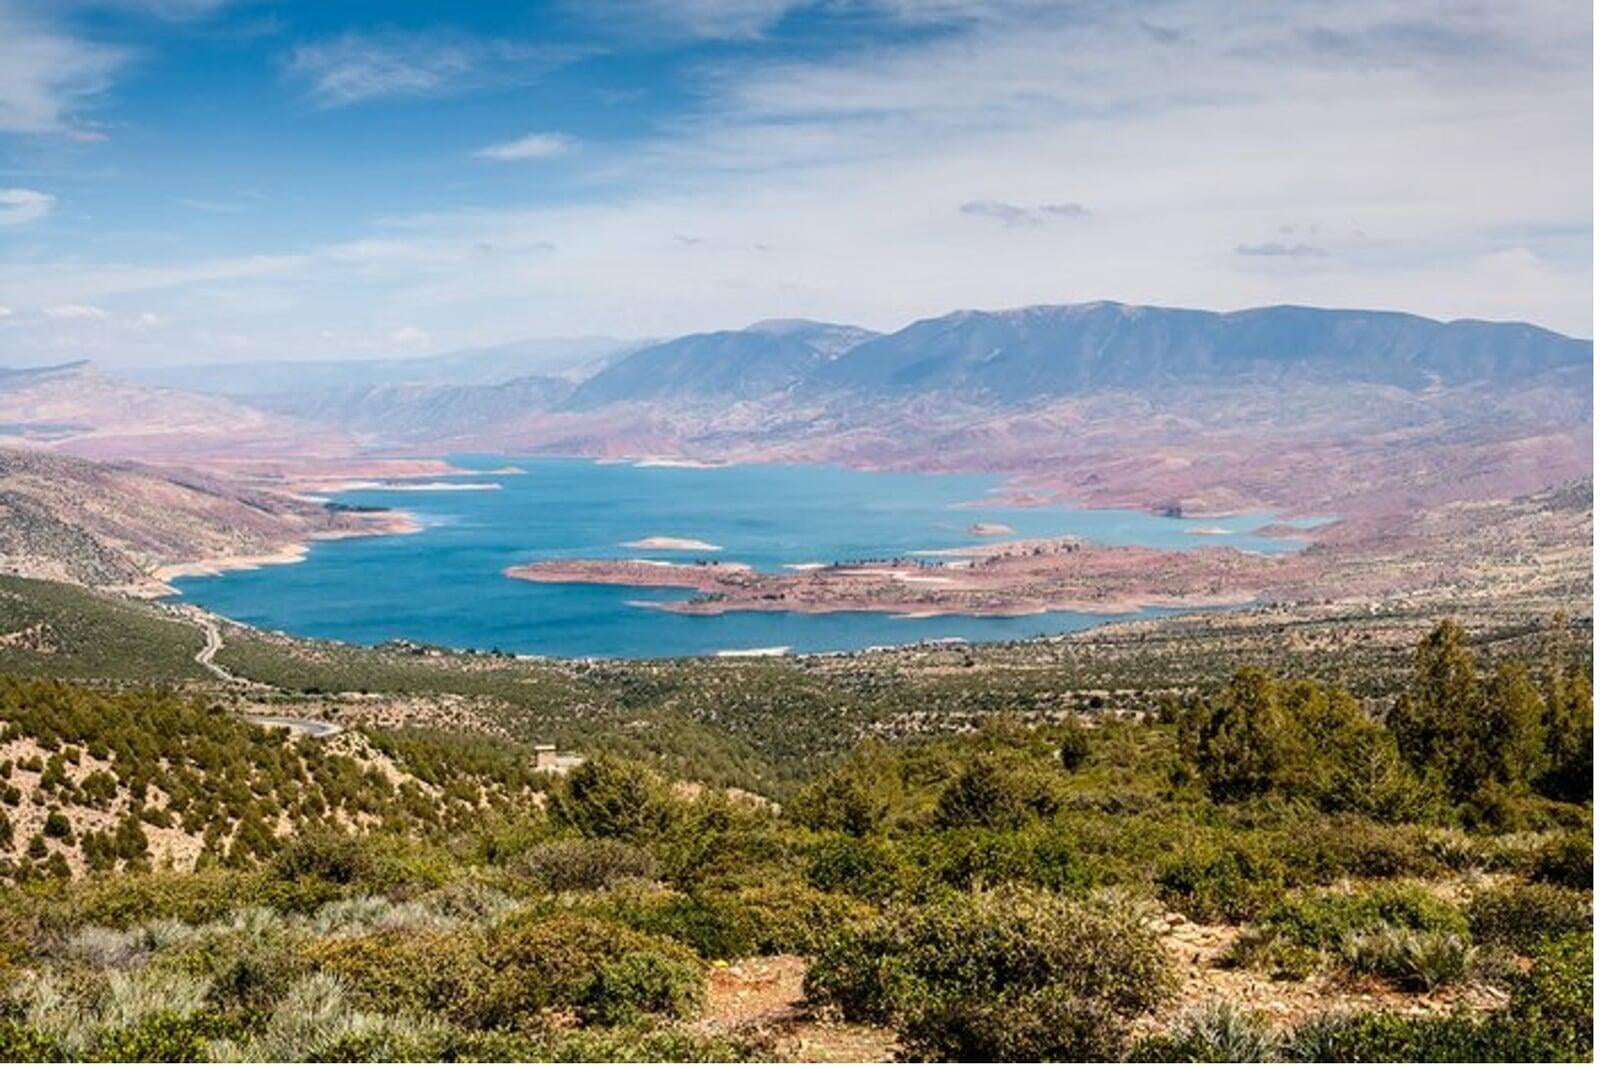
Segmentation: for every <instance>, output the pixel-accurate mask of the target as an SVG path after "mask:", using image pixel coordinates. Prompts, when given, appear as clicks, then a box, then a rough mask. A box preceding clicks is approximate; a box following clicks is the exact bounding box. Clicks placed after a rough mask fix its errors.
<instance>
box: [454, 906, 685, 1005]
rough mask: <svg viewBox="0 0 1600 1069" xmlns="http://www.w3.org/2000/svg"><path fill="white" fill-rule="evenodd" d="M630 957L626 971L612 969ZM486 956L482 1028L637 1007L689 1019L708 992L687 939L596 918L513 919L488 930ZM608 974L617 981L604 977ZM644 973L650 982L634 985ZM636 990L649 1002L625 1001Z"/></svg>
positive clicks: (480, 1000)
mask: <svg viewBox="0 0 1600 1069" xmlns="http://www.w3.org/2000/svg"><path fill="white" fill-rule="evenodd" d="M624 958H627V959H629V964H628V966H627V969H626V976H625V977H621V978H619V977H616V976H612V975H611V973H609V972H607V970H615V969H617V968H620V966H619V964H618V963H620V962H621V961H622V960H623V959H624ZM645 958H653V959H656V960H655V961H654V962H653V963H652V964H649V965H647V964H645V963H644V960H643V959H645ZM484 962H485V964H486V965H487V967H488V972H487V978H486V980H485V985H484V989H483V991H482V992H481V994H480V995H479V996H477V997H476V998H475V999H474V1009H475V1016H476V1019H477V1023H478V1025H479V1026H480V1027H488V1028H496V1027H516V1026H525V1025H527V1024H529V1023H530V1022H536V1021H537V1020H538V1019H539V1017H540V1016H541V1015H542V1014H544V1013H545V1012H546V1011H548V1010H553V1009H570V1010H573V1011H575V1012H576V1013H577V1014H578V1016H579V1017H580V1018H585V1019H587V1018H589V1017H594V1018H596V1019H604V1020H611V1021H615V1020H619V1019H621V1018H622V1017H624V1016H626V1014H627V1012H628V1011H630V1010H631V1011H632V1012H638V1013H649V1014H662V1015H666V1016H671V1017H685V1016H688V1015H689V1014H691V1013H693V1012H694V1011H695V1010H696V1009H697V1008H698V1007H699V1005H700V1004H701V1002H702V1001H703V1000H704V997H705V975H704V972H703V970H702V969H701V967H700V964H699V962H698V961H697V960H696V958H695V956H694V955H693V954H692V953H691V952H690V951H689V950H687V949H685V948H684V947H683V946H682V945H681V944H678V943H676V942H674V941H672V940H670V939H665V938H662V937H659V936H651V935H646V934H642V933H640V932H636V931H633V930H631V929H629V928H625V927H623V926H621V925H618V924H614V923H610V922H607V921H603V920H599V919H596V918H590V917H575V916H570V915H569V916H561V917H556V918H553V919H549V920H536V921H532V922H524V921H518V920H516V919H513V920H512V921H510V922H508V923H506V924H503V925H500V926H499V927H497V928H495V929H493V930H492V931H491V932H490V933H489V940H488V946H487V948H486V950H485V952H484ZM603 972H606V973H607V976H610V979H606V980H602V979H600V977H601V975H602V973H603ZM639 977H647V978H649V982H643V981H641V982H640V983H638V984H635V983H633V979H634V978H639ZM624 979H625V980H627V982H623V980H624ZM658 981H659V982H658ZM632 995H637V996H639V997H640V998H641V999H642V1000H643V1001H642V1002H640V1003H638V1004H634V1005H632V1006H631V1007H629V1006H625V1005H624V1003H625V1002H626V1000H627V999H628V998H629V997H631V996H632Z"/></svg>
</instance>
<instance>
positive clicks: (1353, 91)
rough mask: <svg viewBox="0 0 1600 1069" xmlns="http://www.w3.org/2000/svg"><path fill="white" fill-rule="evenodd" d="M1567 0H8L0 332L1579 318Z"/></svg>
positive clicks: (66, 335)
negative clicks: (1119, 317)
mask: <svg viewBox="0 0 1600 1069" xmlns="http://www.w3.org/2000/svg"><path fill="white" fill-rule="evenodd" d="M1591 40H1592V27H1591V13H1590V9H1589V7H1588V5H1586V4H1583V3H1576V2H1565V0H1559V2H1558V0H1529V2H1526V3H1519V4H1516V5H1497V4H1483V5H1479V4H1466V3H1459V2H1448V3H1446V2H1426V0H1414V2H1410V3H1406V4H1398V5H1397V4H1392V3H1379V2H1376V0H1282V2H1278V3H1273V4H1239V3H1230V2H1223V0H1147V2H1142V3H1140V2H1122V0H1115V2H1113V0H1102V2H1073V0H810V2H805V0H553V2H548V3H533V2H528V3H512V2H509V0H497V2H493V3H460V2H452V3H445V2H435V0H406V2H398V0H390V2H385V3H379V2H367V3H360V2H348V3H346V2H337V0H325V2H319V3H295V2H284V0H279V2H256V0H0V364H11V365H16V364H24V363H36V362H42V361H51V360H64V359H74V358H78V357H90V358H93V359H96V360H99V361H102V362H104V363H106V364H109V365H117V364H148V363H184V362H211V361H227V360H247V359H255V358H327V357H341V356H350V357H364V356H386V355H408V354H416V353H426V352H430V351H435V350H443V349H449V348H455V347H461V346H468V345H481V344H491V343H494V342H499V341H505V340H510V339H514V338H523V337H538V336H570V335H581V334H602V335H611V336H618V337H634V336H644V335H664V334H671V333H677V332H683V331H689V330H695V329H710V328H715V327H724V326H736V325H741V324H743V323H746V322H749V321H752V320H755V319H759V318H764V317H769V316H810V317H815V318H824V319H835V320H842V321H850V322H858V323H862V324H864V325H867V326H872V327H878V328H893V327H896V326H899V325H902V324H903V323H905V322H907V321H909V320H911V319H914V318H917V317H920V316H926V315H935V314H939V313H941V312H944V311H947V310H950V309H953V308H957V307H1005V306H1012V305H1020V304H1029V303H1044V302H1052V303H1053V302H1067V301H1076V300H1089V299H1097V298H1102V297H1106V298H1114V299H1121V300H1127V301H1133V302H1143V303H1163V304H1183V305H1195V306H1205V307H1216V308H1232V307H1242V306H1248V305H1255V304H1264V303H1274V302H1297V303H1308V304H1324V305H1358V306H1376V307H1387V308H1402V309H1407V310H1411V311H1417V312H1421V313H1424V314H1430V315H1436V316H1440V317H1447V318H1448V317H1457V316H1473V317H1482V318H1511V319H1527V320H1532V321H1535V322H1540V323H1543V324H1546V325H1549V326H1552V327H1555V328H1557V329H1562V330H1566V331H1569V332H1573V333H1580V334H1585V335H1587V334H1589V333H1590V332H1591V328H1592V323H1591V308H1592V301H1591V287H1592V281H1591V257H1592V216H1591V204H1592V181H1593V176H1592V162H1591V161H1592V111H1593V101H1592V91H1591V69H1592V51H1591Z"/></svg>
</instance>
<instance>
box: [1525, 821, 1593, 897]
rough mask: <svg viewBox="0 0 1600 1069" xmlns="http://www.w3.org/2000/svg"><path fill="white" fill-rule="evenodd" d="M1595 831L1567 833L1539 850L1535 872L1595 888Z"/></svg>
mask: <svg viewBox="0 0 1600 1069" xmlns="http://www.w3.org/2000/svg"><path fill="white" fill-rule="evenodd" d="M1592 834H1593V833H1592V832H1582V833H1574V834H1572V835H1563V836H1562V837H1560V838H1559V839H1556V840H1555V841H1554V842H1552V843H1550V844H1549V845H1548V846H1546V847H1545V848H1544V849H1543V850H1541V851H1540V852H1539V855H1538V857H1536V858H1535V859H1534V863H1533V873H1532V876H1533V878H1534V879H1535V880H1539V881H1541V882H1543V883H1556V884H1560V885H1561V886H1563V887H1571V888H1574V889H1576V890H1580V891H1593V890H1594V840H1593V838H1591V836H1592Z"/></svg>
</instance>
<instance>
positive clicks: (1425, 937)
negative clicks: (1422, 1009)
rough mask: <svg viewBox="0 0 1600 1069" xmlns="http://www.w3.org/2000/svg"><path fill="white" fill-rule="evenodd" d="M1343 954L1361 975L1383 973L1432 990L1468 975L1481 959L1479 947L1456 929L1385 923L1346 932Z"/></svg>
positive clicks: (1409, 985)
mask: <svg viewBox="0 0 1600 1069" xmlns="http://www.w3.org/2000/svg"><path fill="white" fill-rule="evenodd" d="M1340 956H1341V957H1342V958H1343V960H1344V963H1345V965H1346V966H1348V967H1349V969H1350V971H1351V972H1353V973H1356V974H1358V975H1366V976H1381V977H1384V978H1386V979H1389V980H1393V981H1395V982H1396V983H1400V984H1404V985H1406V986H1407V987H1412V988H1417V989H1420V990H1423V991H1428V992H1432V991H1433V990H1435V989H1436V988H1438V987H1441V986H1443V985H1445V984H1453V983H1458V982H1460V981H1461V980H1464V979H1466V978H1467V976H1468V975H1469V974H1470V973H1471V972H1472V967H1473V964H1474V962H1475V961H1476V960H1477V948H1475V947H1474V946H1473V945H1472V943H1471V941H1470V940H1468V939H1467V938H1466V937H1465V936H1463V935H1459V934H1457V933H1455V932H1418V931H1409V930H1407V929H1404V928H1398V927H1394V926H1385V927H1382V928H1378V929H1376V930H1374V931H1370V932H1359V933H1352V934H1350V935H1348V936H1346V937H1345V940H1344V945H1343V946H1342V947H1341V948H1340Z"/></svg>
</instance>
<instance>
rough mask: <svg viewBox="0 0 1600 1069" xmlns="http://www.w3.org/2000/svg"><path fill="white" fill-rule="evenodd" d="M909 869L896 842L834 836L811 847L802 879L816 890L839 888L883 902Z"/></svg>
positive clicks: (907, 876) (899, 886) (897, 888)
mask: <svg viewBox="0 0 1600 1069" xmlns="http://www.w3.org/2000/svg"><path fill="white" fill-rule="evenodd" d="M911 878H912V872H911V868H910V866H909V865H908V864H907V862H906V860H905V857H904V856H903V854H902V853H901V852H900V849H899V848H898V846H896V845H895V844H894V843H892V842H891V841H889V840H886V839H852V838H847V837H845V836H842V835H841V836H836V837H831V838H827V839H824V840H822V841H821V842H819V843H818V844H817V845H816V846H815V847H814V848H813V849H812V851H811V863H810V864H809V865H808V866H807V867H806V881H807V882H808V883H810V884H811V886H813V887H815V888H816V889H817V890H819V891H839V892H843V893H845V894H850V895H855V896H856V897H857V898H864V899H867V900H869V901H874V902H883V901H887V900H888V899H889V898H891V897H893V896H894V895H895V894H897V893H898V892H899V891H900V890H902V889H903V888H904V887H905V886H906V885H907V884H908V883H909V882H910V880H911Z"/></svg>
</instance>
